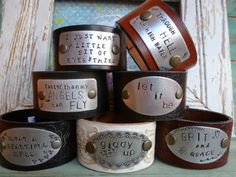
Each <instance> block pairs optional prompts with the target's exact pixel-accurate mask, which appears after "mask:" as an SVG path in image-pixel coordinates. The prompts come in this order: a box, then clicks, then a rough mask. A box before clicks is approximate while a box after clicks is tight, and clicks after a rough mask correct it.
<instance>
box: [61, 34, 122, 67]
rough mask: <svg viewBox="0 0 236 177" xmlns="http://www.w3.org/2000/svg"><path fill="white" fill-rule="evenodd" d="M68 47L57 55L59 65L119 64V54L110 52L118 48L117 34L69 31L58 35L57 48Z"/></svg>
mask: <svg viewBox="0 0 236 177" xmlns="http://www.w3.org/2000/svg"><path fill="white" fill-rule="evenodd" d="M60 45H64V46H69V47H68V51H66V52H64V53H59V63H60V65H110V66H116V65H118V64H119V57H120V55H119V54H114V53H113V52H112V47H113V46H115V45H116V46H120V37H119V35H118V34H115V33H111V32H102V31H70V32H63V33H61V35H60V41H59V46H60Z"/></svg>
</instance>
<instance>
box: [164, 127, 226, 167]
mask: <svg viewBox="0 0 236 177" xmlns="http://www.w3.org/2000/svg"><path fill="white" fill-rule="evenodd" d="M171 139H172V140H171ZM166 140H167V145H168V148H169V149H170V150H171V152H172V153H173V154H175V155H176V156H177V157H179V158H180V159H182V160H185V161H187V162H191V163H196V164H208V163H212V162H215V161H217V160H218V159H220V158H221V157H222V156H223V155H224V153H225V151H226V150H227V147H222V143H223V142H224V141H225V140H228V135H227V134H226V133H225V132H224V131H222V130H220V129H217V128H211V127H203V126H187V127H182V128H178V129H175V130H173V131H171V132H170V133H169V134H168V135H167V136H166Z"/></svg>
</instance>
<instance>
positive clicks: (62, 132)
mask: <svg viewBox="0 0 236 177" xmlns="http://www.w3.org/2000/svg"><path fill="white" fill-rule="evenodd" d="M31 116H34V117H35V121H36V122H34V123H28V120H27V118H28V117H31ZM12 128H33V129H34V128H35V129H41V130H47V131H50V132H52V133H55V134H57V135H58V136H59V137H60V138H61V149H60V150H59V151H58V152H57V154H56V155H55V156H53V157H52V158H51V159H49V160H48V161H46V162H44V163H41V164H39V165H35V166H34V165H33V166H24V165H23V166H20V165H15V164H12V163H10V162H9V161H7V160H6V159H5V158H4V157H3V155H2V153H0V164H1V165H2V166H3V167H5V168H8V169H12V170H20V171H29V170H30V171H32V170H41V169H47V168H52V167H56V166H60V165H62V164H64V163H66V162H68V161H70V160H72V159H73V158H74V157H76V121H74V120H70V121H68V120H67V121H52V120H51V119H50V117H48V121H47V122H45V121H43V120H41V119H40V117H39V116H38V115H37V114H36V113H35V112H34V110H33V109H27V110H19V111H13V112H9V113H6V114H3V115H1V118H0V134H1V133H2V132H3V131H5V130H8V129H12ZM16 143H17V142H16ZM12 151H14V150H12ZM13 153H14V152H13Z"/></svg>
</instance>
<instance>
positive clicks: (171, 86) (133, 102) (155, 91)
mask: <svg viewBox="0 0 236 177" xmlns="http://www.w3.org/2000/svg"><path fill="white" fill-rule="evenodd" d="M186 77H187V73H186V72H180V71H176V72H174V71H172V72H171V71H168V72H163V71H147V72H139V71H138V72H136V71H120V72H114V73H113V84H114V111H115V112H116V113H117V114H118V115H121V116H122V115H125V117H129V119H133V120H135V121H137V120H144V121H145V120H171V119H177V118H181V117H183V116H184V115H185V93H186ZM123 117H124V116H123Z"/></svg>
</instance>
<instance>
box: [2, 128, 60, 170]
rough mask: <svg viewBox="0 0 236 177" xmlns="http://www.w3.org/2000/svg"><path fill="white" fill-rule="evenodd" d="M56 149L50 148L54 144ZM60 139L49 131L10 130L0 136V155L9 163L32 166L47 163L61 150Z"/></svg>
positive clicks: (30, 129) (32, 129)
mask: <svg viewBox="0 0 236 177" xmlns="http://www.w3.org/2000/svg"><path fill="white" fill-rule="evenodd" d="M55 141H56V142H59V144H57V147H54V148H53V147H52V146H53V143H54V142H55ZM60 142H61V138H60V137H59V136H58V135H57V134H55V133H53V132H50V131H47V130H43V129H36V128H27V127H24V128H12V129H8V130H5V131H3V132H2V133H1V135H0V143H1V148H0V151H1V154H2V156H3V157H4V158H5V159H6V160H7V161H8V162H10V163H12V164H15V165H19V166H34V165H39V164H42V163H45V162H47V161H48V160H50V159H51V158H53V157H54V156H55V155H56V154H57V153H58V152H59V150H60V149H61V145H60Z"/></svg>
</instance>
